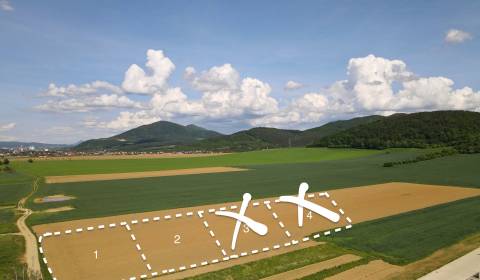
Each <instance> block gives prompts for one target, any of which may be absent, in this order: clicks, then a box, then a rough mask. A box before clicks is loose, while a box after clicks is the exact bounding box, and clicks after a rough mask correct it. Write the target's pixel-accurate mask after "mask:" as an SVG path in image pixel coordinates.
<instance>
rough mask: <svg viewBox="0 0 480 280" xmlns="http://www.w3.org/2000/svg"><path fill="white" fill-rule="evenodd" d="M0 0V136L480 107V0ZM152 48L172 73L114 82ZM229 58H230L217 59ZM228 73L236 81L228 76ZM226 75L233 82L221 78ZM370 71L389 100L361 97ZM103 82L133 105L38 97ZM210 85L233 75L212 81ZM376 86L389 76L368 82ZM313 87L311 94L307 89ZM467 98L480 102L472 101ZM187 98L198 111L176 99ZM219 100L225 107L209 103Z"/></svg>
mask: <svg viewBox="0 0 480 280" xmlns="http://www.w3.org/2000/svg"><path fill="white" fill-rule="evenodd" d="M5 3H7V4H8V5H9V6H10V7H12V8H13V10H12V9H4V8H2V9H0V34H1V35H0V36H1V44H0V57H1V60H0V61H1V64H0V95H1V96H2V110H1V112H0V140H2V139H3V140H13V139H15V140H22V141H26V140H35V141H43V142H57V143H72V142H76V141H78V140H81V139H88V138H90V137H102V136H108V135H112V134H115V133H116V132H119V131H122V130H125V129H128V128H129V127H132V126H134V125H136V124H143V123H147V122H148V121H152V120H159V119H166V120H172V121H177V122H180V123H184V124H186V123H190V122H195V123H198V124H200V125H204V126H207V127H208V128H211V129H218V130H220V131H222V132H227V133H228V132H232V131H236V130H239V129H243V128H248V127H250V126H253V125H267V126H276V127H296V128H297V127H298V128H306V127H313V126H318V125H320V124H323V123H325V122H327V121H330V120H332V119H338V118H349V117H353V116H357V115H365V114H371V113H381V114H388V113H392V112H400V111H405V112H411V111H419V110H434V109H466V110H477V108H480V104H476V103H475V102H477V100H478V99H479V97H478V95H479V94H480V93H479V92H478V91H479V90H480V79H479V76H478V73H479V70H478V67H479V66H480V65H479V61H480V52H479V51H478V50H480V43H479V40H478V36H479V35H480V34H479V31H480V17H478V14H479V12H480V2H478V1H456V2H453V1H395V2H394V1H388V2H387V1H329V2H327V1H241V2H240V1H238V2H233V1H141V2H132V1H75V2H73V1H15V0H13V1H12V0H10V1H6V0H2V1H0V5H1V7H4V6H3V4H5ZM452 29H455V30H458V31H460V32H464V33H461V34H460V35H458V36H460V37H458V38H457V37H456V38H457V39H455V38H454V39H453V40H447V38H446V34H447V32H449V30H450V31H451V30H452ZM462 34H463V35H464V36H463V37H462V36H461V35H462ZM452 36H454V35H452ZM455 36H456V35H455ZM465 36H466V37H465ZM462 38H463V39H462ZM149 49H152V50H157V51H159V50H162V51H163V56H164V57H165V58H168V59H169V60H171V62H172V63H173V64H174V68H175V70H173V71H172V73H171V74H170V75H168V79H167V80H168V81H167V83H168V85H163V82H164V81H161V83H162V85H160V84H159V81H158V80H156V81H155V82H154V83H156V84H154V86H155V90H152V91H150V92H148V93H146V92H143V93H139V92H135V89H133V90H130V91H127V90H125V89H124V88H123V87H122V83H123V82H124V81H125V73H126V71H127V69H129V67H130V66H131V65H132V64H137V65H138V66H139V67H141V68H142V69H144V70H145V71H146V72H147V75H148V74H149V72H150V71H154V69H149V68H148V67H146V66H145V63H146V62H147V59H148V58H147V50H149ZM369 54H373V56H374V58H372V59H366V60H360V61H359V62H358V63H352V64H351V65H350V64H349V61H350V59H352V58H366V57H367V55H369ZM395 60H399V61H401V62H402V63H404V64H405V65H406V68H405V69H402V70H401V71H402V73H397V72H395V71H397V68H396V67H397V66H395V65H398V63H396V62H395ZM225 64H230V65H231V67H232V68H233V70H232V69H230V68H228V67H224V68H221V69H213V70H212V69H211V68H212V67H214V66H218V67H220V66H222V65H225ZM349 65H350V68H348V67H349ZM392 65H393V66H392ZM189 66H191V67H194V68H195V70H196V71H195V74H194V75H193V76H192V77H191V78H186V77H185V73H184V70H185V68H186V67H189ZM363 66H365V67H366V68H365V67H363ZM159 67H160V66H159ZM378 67H380V68H379V69H383V70H385V69H387V70H388V69H390V70H392V69H393V71H394V72H395V73H394V74H392V75H390V76H389V77H370V78H366V79H367V80H366V81H365V80H362V77H364V76H365V75H364V74H361V75H359V76H355V77H352V76H349V75H348V74H347V70H348V69H349V70H350V73H352V72H355V71H357V70H358V71H368V69H373V68H378ZM392 67H393V68H392ZM398 67H400V68H402V66H398ZM227 68H228V69H227ZM355 69H356V70H355ZM362 69H367V70H362ZM209 70H212V71H209ZM383 70H382V71H383ZM387 70H385V71H387ZM390 70H388V71H390ZM215 71H218V73H220V72H221V73H228V75H227V76H228V77H223V78H221V79H220V80H212V77H217V78H218V75H217V74H218V73H217V72H215ZM388 71H387V72H388ZM407 72H408V73H407ZM216 73H217V74H216ZM232 73H233V74H232ZM235 73H237V74H238V75H239V77H240V78H239V80H235V78H234V77H235V75H236V74H235ZM375 73H376V72H375ZM400 76H401V77H400ZM232 77H233V78H232ZM247 77H251V78H254V79H256V80H258V83H253V82H251V81H250V83H248V81H245V80H244V79H245V78H247ZM359 77H360V78H359ZM399 77H400V78H399ZM429 77H445V78H447V79H449V80H451V81H453V82H454V85H452V86H451V90H449V89H446V90H444V86H445V83H443V84H442V81H440V80H438V81H437V80H435V81H434V80H428V78H429ZM222 79H223V80H222ZM229 79H233V82H232V83H230V82H227V80H228V81H231V80H229ZM371 79H374V80H375V81H377V80H379V79H380V82H384V83H386V84H392V85H393V86H391V88H392V89H393V95H392V96H383V95H382V97H381V98H378V99H382V98H384V102H383V101H382V102H381V104H376V103H372V102H370V101H366V99H365V98H366V97H365V94H366V93H365V92H361V90H358V89H355V88H356V87H355V86H352V85H361V84H369V83H370V82H371ZM422 79H423V80H422ZM97 80H100V81H105V82H108V83H110V84H112V85H115V86H118V87H119V88H123V89H122V92H121V93H118V92H117V93H115V94H117V95H118V96H124V97H126V98H128V99H129V100H130V101H132V102H133V103H135V102H137V103H138V104H137V105H135V106H133V105H128V104H130V103H128V102H127V103H128V104H127V105H125V104H124V103H122V104H124V105H118V106H117V105H114V106H110V107H109V106H108V105H101V106H100V107H99V106H96V107H95V106H93V107H92V106H90V105H88V104H87V105H85V106H86V107H84V109H85V110H83V111H82V112H79V111H78V110H75V109H73V110H72V108H71V107H68V106H67V107H62V108H55V109H51V108H50V109H48V110H45V108H47V107H48V106H43V107H42V106H41V105H42V104H47V103H48V102H49V101H51V103H50V104H52V103H58V102H60V101H61V100H71V99H75V100H76V101H83V100H87V99H85V97H82V95H81V94H79V93H77V92H72V93H71V95H69V96H67V97H66V96H62V97H59V96H55V97H52V96H43V97H42V96H40V95H42V94H43V95H45V94H44V93H45V92H46V91H47V90H48V87H49V84H50V83H54V84H55V85H56V87H62V86H63V87H64V86H67V85H69V84H73V85H77V86H80V85H82V84H88V83H92V82H93V81H97ZM344 80H348V82H347V83H345V88H342V89H341V90H335V89H331V86H332V85H334V84H335V83H336V82H338V81H344ZM412 80H414V81H413V82H414V83H415V82H416V83H415V84H414V85H411V87H413V88H415V89H414V90H411V91H412V92H410V93H405V95H408V94H410V95H408V96H410V97H412V96H414V97H421V98H423V99H424V101H422V102H421V104H420V103H418V104H417V103H416V104H411V103H405V105H404V106H403V107H398V106H394V105H392V104H394V103H397V104H398V103H399V101H398V100H396V99H395V100H394V99H393V98H396V95H397V93H398V92H397V91H398V90H401V89H402V88H404V87H405V84H403V83H404V82H409V83H412ZM235 81H236V82H235ZM287 81H294V82H296V83H298V84H299V86H298V88H296V89H287V90H286V89H285V84H286V82H287ZM427 81H428V84H429V85H428V87H429V88H428V90H425V86H424V87H422V86H421V85H422V84H424V83H427ZM207 82H208V83H210V84H208V85H207ZM244 82H245V83H246V84H245V86H251V87H255V88H257V87H262V90H260V91H261V92H259V93H256V95H255V94H254V95H251V93H250V91H248V90H244V89H242V85H243V84H244ZM212 83H213V84H215V85H218V84H222V85H223V84H225V83H228V84H229V86H228V88H226V86H221V87H214V90H212V87H211V86H212ZM235 83H236V84H235ZM439 83H440V84H441V85H439ZM247 84H248V85H247ZM252 84H253V85H252ZM265 84H268V86H269V88H266V87H264V86H265ZM347 84H348V85H350V86H348V85H347ZM370 84H371V83H370ZM446 84H448V82H446ZM175 87H180V88H181V91H182V94H181V95H178V96H180V97H178V96H177V97H176V98H177V99H181V98H182V96H186V97H187V99H186V100H184V101H183V103H179V104H177V105H172V103H171V102H170V103H169V104H170V105H168V106H171V107H169V108H167V107H161V106H164V105H161V106H160V105H158V103H157V105H152V104H153V103H152V101H151V99H152V98H153V96H157V101H158V100H162V98H163V100H166V99H168V98H167V97H166V94H167V93H166V92H167V91H168V89H169V88H175ZM464 87H468V88H470V89H471V90H472V93H470V92H469V93H468V94H467V95H468V96H469V97H468V98H469V99H468V100H467V101H465V100H463V99H462V100H463V101H461V102H460V101H458V98H456V99H455V100H453V99H452V100H450V99H445V98H447V97H446V96H450V95H457V96H458V95H462V96H464V95H465V93H464V92H465V91H463V92H457V91H456V90H461V89H463V88H464ZM438 88H440V91H442V90H444V91H445V92H444V93H443V95H442V96H439V97H438V98H437V99H438V100H444V103H443V105H442V104H436V103H435V102H434V101H433V100H432V98H434V97H432V96H427V95H428V94H427V93H425V92H426V91H427V92H430V91H435V90H436V89H438ZM207 89H208V90H207ZM422 89H423V91H422ZM430 89H431V90H430ZM380 90H385V88H383V87H382V88H373V89H369V90H368V92H369V93H372V92H379V91H380ZM220 91H222V92H225V91H226V92H228V94H229V97H228V98H227V99H226V100H224V101H221V102H231V103H233V104H241V105H239V107H240V108H234V109H238V110H232V108H230V107H228V106H232V105H231V104H230V105H229V104H226V103H225V104H218V105H215V104H216V103H212V102H210V101H211V100H210V101H209V102H207V101H205V100H206V98H207V97H205V95H206V94H207V95H208V96H210V97H211V96H213V97H215V98H213V97H212V98H213V99H215V100H217V101H218V96H220V93H219V92H220ZM387 91H388V89H387ZM308 93H312V95H307V96H305V94H308ZM93 94H97V95H101V94H103V92H101V90H99V91H98V92H95V93H93ZM108 94H112V93H111V92H109V93H108ZM441 94H442V93H441ZM339 95H340V97H338V96H339ZM92 96H93V95H89V97H88V98H93V97H92ZM118 96H117V97H118ZM222 96H224V95H222ZM408 96H407V97H405V98H406V99H408ZM369 97H371V96H369ZM202 98H203V101H201V100H202ZM252 98H253V99H255V100H260V101H259V103H261V104H263V105H262V106H260V107H264V108H267V107H268V110H266V109H265V110H261V108H258V106H257V107H256V106H255V104H254V103H255V102H251V101H248V100H251V99H252ZM373 98H375V96H373ZM174 99H175V98H174ZM410 99H412V98H410ZM427 99H428V100H427ZM232 100H233V101H232ZM339 100H340V101H341V102H340V101H339ZM92 102H94V101H93V99H92ZM115 102H117V101H115ZM115 102H114V103H115ZM350 102H351V106H348V108H347V107H342V108H338V104H340V103H341V104H344V103H349V104H350ZM462 102H463V103H475V104H476V105H475V106H473V107H472V106H470V107H469V106H466V105H461V104H460V103H462ZM160 103H162V102H160ZM306 103H309V104H310V103H311V104H314V105H312V106H310V105H308V104H306ZM400 103H401V102H400ZM463 103H462V104H463ZM69 104H70V103H69ZM95 104H98V103H95ZM115 104H117V103H115ZM162 104H163V103H162ZM302 104H303V105H302ZM402 104H403V103H402ZM89 106H90V107H89ZM152 106H157V107H155V108H152ZM158 106H160V107H158ZM189 106H190V107H192V108H195V109H191V110H190V109H189V110H179V111H175V110H178V109H175V108H179V107H181V108H185V107H189ZM215 106H217V107H215ZM462 106H463V107H462ZM219 107H222V108H223V109H225V110H223V111H221V112H220V111H219V112H217V113H211V112H212V111H215V110H216V109H218V108H219ZM335 108H336V109H335ZM139 111H142V112H143V113H141V114H139V115H135V116H133V115H129V116H128V120H125V118H124V119H123V120H124V122H123V123H119V122H117V123H116V125H113V124H111V122H112V121H114V120H115V119H117V118H118V116H119V114H121V112H130V113H131V114H134V113H136V112H139ZM180 111H182V112H180ZM187 111H188V112H187ZM229 111H230V112H231V111H235V112H234V113H228V112H229ZM307 111H308V112H310V113H309V114H308V116H307V114H306V113H305V112H307ZM12 123H14V126H13V127H12V125H11V124H12Z"/></svg>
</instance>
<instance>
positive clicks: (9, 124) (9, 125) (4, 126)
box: [0, 123, 17, 131]
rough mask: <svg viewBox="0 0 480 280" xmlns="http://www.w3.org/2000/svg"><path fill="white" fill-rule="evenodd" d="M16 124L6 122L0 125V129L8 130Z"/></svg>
mask: <svg viewBox="0 0 480 280" xmlns="http://www.w3.org/2000/svg"><path fill="white" fill-rule="evenodd" d="M16 125H17V124H16V123H7V124H1V125H0V131H8V130H11V129H13V128H14V127H15V126H16Z"/></svg>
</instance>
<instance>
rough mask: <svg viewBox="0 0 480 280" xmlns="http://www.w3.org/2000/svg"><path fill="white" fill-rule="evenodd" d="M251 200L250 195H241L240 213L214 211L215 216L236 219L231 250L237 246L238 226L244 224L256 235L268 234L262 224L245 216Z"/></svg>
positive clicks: (266, 228)
mask: <svg viewBox="0 0 480 280" xmlns="http://www.w3.org/2000/svg"><path fill="white" fill-rule="evenodd" d="M250 200H252V195H250V194H249V193H245V194H243V201H242V206H241V207H240V212H239V213H235V212H229V211H216V212H215V215H218V216H225V217H229V218H233V219H236V220H237V222H236V224H235V230H234V231H233V237H232V250H235V246H236V244H237V237H238V232H239V230H240V225H241V224H242V223H244V224H245V225H247V226H248V227H249V228H251V229H252V230H253V231H254V232H255V233H256V234H259V235H266V234H267V233H268V227H267V226H266V225H264V224H262V223H259V222H256V221H254V220H252V219H250V218H249V217H247V216H245V211H247V207H248V203H249V202H250Z"/></svg>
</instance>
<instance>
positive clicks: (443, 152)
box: [383, 148, 458, 167]
mask: <svg viewBox="0 0 480 280" xmlns="http://www.w3.org/2000/svg"><path fill="white" fill-rule="evenodd" d="M457 153H458V151H457V150H456V149H453V148H445V149H442V150H441V151H438V152H433V153H427V154H424V155H419V156H417V157H416V158H414V159H407V160H401V161H391V162H385V163H384V164H383V167H393V166H395V165H401V164H410V163H416V162H419V161H426V160H431V159H435V158H441V157H447V156H451V155H455V154H457Z"/></svg>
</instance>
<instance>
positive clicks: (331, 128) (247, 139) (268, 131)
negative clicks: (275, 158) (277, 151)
mask: <svg viewBox="0 0 480 280" xmlns="http://www.w3.org/2000/svg"><path fill="white" fill-rule="evenodd" d="M381 118H383V117H381V116H375V115H374V116H367V117H359V118H354V119H350V120H341V121H334V122H330V123H327V124H325V125H322V126H319V127H315V128H311V129H307V130H304V131H301V130H289V129H277V128H271V127H255V128H252V129H248V130H242V131H239V132H236V133H234V134H231V135H222V136H219V137H212V138H209V139H205V140H202V141H198V142H195V143H192V144H191V145H189V146H188V147H179V149H186V150H188V149H193V150H207V151H250V150H260V149H271V148H283V147H305V146H306V145H309V144H312V143H314V142H315V141H316V140H318V139H320V138H322V137H325V136H328V135H330V134H333V133H337V132H340V131H343V130H345V129H348V128H351V127H355V126H357V125H360V124H366V123H370V122H373V121H376V120H378V119H381Z"/></svg>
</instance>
